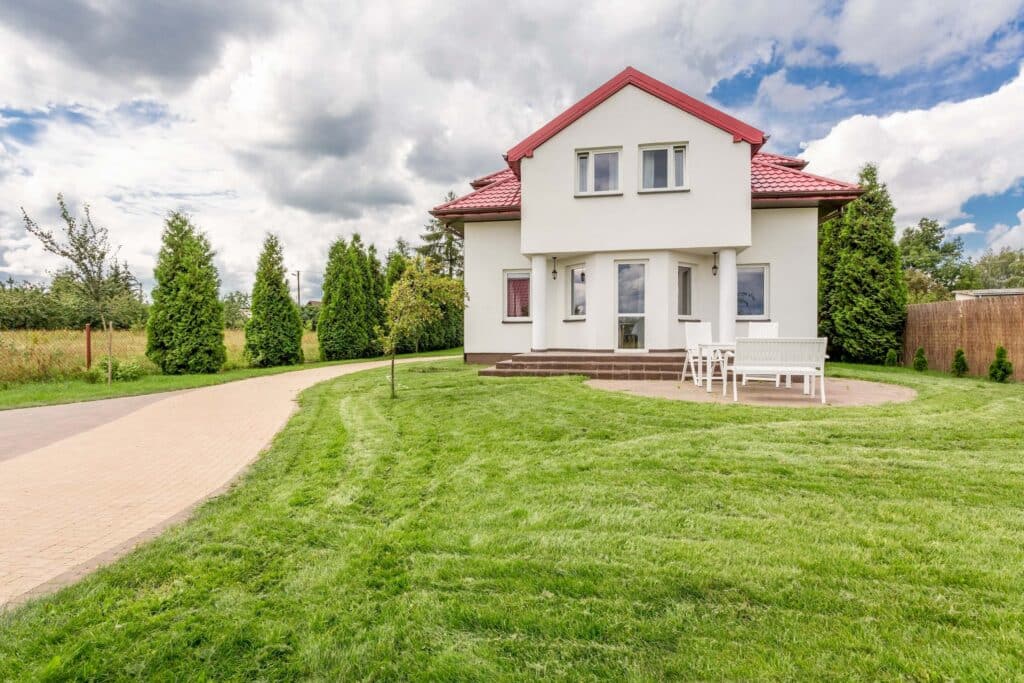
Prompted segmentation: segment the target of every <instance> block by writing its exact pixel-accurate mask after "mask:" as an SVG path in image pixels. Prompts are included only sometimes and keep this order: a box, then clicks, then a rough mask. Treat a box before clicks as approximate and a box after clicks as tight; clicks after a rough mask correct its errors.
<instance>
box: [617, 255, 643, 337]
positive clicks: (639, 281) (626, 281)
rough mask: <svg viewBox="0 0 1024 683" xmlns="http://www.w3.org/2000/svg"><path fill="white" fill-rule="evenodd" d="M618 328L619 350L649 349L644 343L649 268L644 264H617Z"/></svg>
mask: <svg viewBox="0 0 1024 683" xmlns="http://www.w3.org/2000/svg"><path fill="white" fill-rule="evenodd" d="M615 268H616V298H617V299H618V303H617V307H618V308H617V314H616V318H617V319H616V323H617V327H618V334H617V335H616V338H617V348H619V349H639V350H643V349H645V348H647V346H646V342H645V341H644V290H645V280H646V275H647V267H646V266H645V265H644V264H643V263H616V264H615Z"/></svg>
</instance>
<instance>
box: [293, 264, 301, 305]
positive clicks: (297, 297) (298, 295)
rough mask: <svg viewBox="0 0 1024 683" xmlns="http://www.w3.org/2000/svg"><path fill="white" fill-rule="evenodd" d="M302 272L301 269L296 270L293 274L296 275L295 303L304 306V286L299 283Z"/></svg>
mask: <svg viewBox="0 0 1024 683" xmlns="http://www.w3.org/2000/svg"><path fill="white" fill-rule="evenodd" d="M301 274H302V271H301V270H296V271H295V272H294V273H292V275H294V276H295V303H297V304H298V305H299V308H302V286H301V285H300V284H299V276H300V275H301Z"/></svg>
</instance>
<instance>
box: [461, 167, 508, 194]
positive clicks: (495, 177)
mask: <svg viewBox="0 0 1024 683" xmlns="http://www.w3.org/2000/svg"><path fill="white" fill-rule="evenodd" d="M514 176H515V173H513V172H512V169H511V168H503V169H501V170H500V171H495V172H494V173H488V174H487V175H485V176H480V177H479V178H477V179H476V180H471V181H469V184H470V186H471V187H472V188H473V189H474V190H479V189H480V188H481V187H486V186H488V185H490V184H491V183H496V182H498V181H499V180H508V179H509V178H512V177H514Z"/></svg>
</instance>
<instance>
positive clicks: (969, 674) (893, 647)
mask: <svg viewBox="0 0 1024 683" xmlns="http://www.w3.org/2000/svg"><path fill="white" fill-rule="evenodd" d="M399 373H400V374H399V381H400V395H399V398H398V400H395V401H392V400H389V399H388V398H387V387H386V386H384V384H383V383H382V382H381V381H380V378H379V376H378V373H360V374H357V375H352V376H347V377H343V378H340V379H338V380H334V381H331V382H328V383H325V384H321V385H318V386H316V387H314V388H312V389H310V390H307V391H306V392H305V393H304V394H303V396H302V399H301V403H302V410H301V411H300V412H299V413H298V414H297V415H296V416H295V417H294V418H293V419H292V420H291V422H290V423H289V425H288V426H287V428H286V429H285V430H284V431H283V432H282V433H281V434H280V435H279V436H278V438H277V439H276V441H275V442H274V445H273V447H272V448H271V449H270V451H269V452H268V453H266V454H265V455H264V457H263V458H262V459H261V460H259V461H258V462H257V464H256V465H255V466H254V467H253V469H252V470H251V472H250V473H249V474H248V475H247V476H246V477H245V478H244V479H243V480H242V482H241V483H240V484H239V485H238V486H236V487H235V488H233V489H232V491H231V492H230V493H228V494H226V495H224V496H222V497H220V498H218V499H215V500H213V501H211V502H209V503H207V504H206V505H204V506H203V507H202V508H201V509H200V511H199V512H198V513H197V515H196V516H195V517H194V519H193V520H192V521H190V522H189V523H187V524H184V525H182V526H180V527H177V528H175V529H172V530H171V531H169V532H168V533H166V534H165V535H164V536H162V537H161V538H159V539H158V540H156V541H154V542H152V543H150V544H148V545H146V546H144V547H143V548H141V549H140V550H138V551H136V552H134V553H133V554H131V555H130V556H128V557H126V558H125V559H123V560H122V561H120V562H118V563H116V564H115V565H113V566H111V567H109V568H107V569H105V570H102V571H100V572H99V573H97V574H95V575H93V576H91V577H90V578H88V579H86V580H84V581H82V582H81V583H79V584H77V585H75V586H72V587H70V588H68V589H66V590H64V591H62V592H61V593H59V594H57V595H55V596H52V597H49V598H45V599H42V600H39V601H36V602H34V603H31V604H29V605H26V606H24V607H22V608H20V609H18V610H16V611H13V612H10V613H8V614H6V615H4V616H2V617H0V680H8V679H33V680H36V679H52V680H66V679H71V678H78V679H116V678H135V679H142V680H180V679H200V678H202V679H211V680H225V679H237V680H252V679H264V680H266V679H275V680H295V679H307V678H314V679H320V680H353V679H375V680H381V679H397V678H402V679H419V680H439V679H440V680H444V679H448V680H481V681H494V680H521V679H524V678H528V679H529V678H547V679H563V680H580V679H597V678H602V679H603V678H616V679H643V680H650V679H663V678H664V679H731V680H750V679H764V678H772V679H778V678H785V679H793V678H797V679H812V680H814V679H844V680H845V679H871V680H877V679H901V680H945V679H970V680H993V681H994V680H1008V679H1012V678H1020V677H1021V676H1024V505H1022V501H1024V457H1022V456H1024V386H1021V385H1008V386H1007V385H995V384H992V383H988V382H982V381H977V380H967V379H965V380H954V379H952V378H947V377H940V376H936V375H918V374H915V373H913V372H907V371H904V370H896V369H893V370H883V369H855V368H850V367H843V366H836V367H834V368H832V374H833V375H846V376H851V377H859V378H863V379H878V378H887V379H889V380H891V381H896V382H901V383H905V384H907V385H910V386H913V387H914V388H916V389H917V390H918V391H919V398H918V400H916V401H914V402H912V403H908V404H902V405H892V406H881V407H875V408H852V409H829V408H825V409H765V408H748V407H743V406H733V405H714V404H690V403H682V402H670V401H659V400H654V399H643V398H636V397H631V396H626V395H622V394H612V393H605V392H599V391H596V390H591V389H588V388H587V387H585V386H584V385H583V384H582V383H581V381H580V380H579V378H554V379H515V380H509V379H499V378H482V377H478V376H477V375H476V368H473V367H468V368H467V367H465V366H462V365H461V364H459V363H456V362H451V363H435V364H431V365H430V366H404V367H402V368H400V370H399Z"/></svg>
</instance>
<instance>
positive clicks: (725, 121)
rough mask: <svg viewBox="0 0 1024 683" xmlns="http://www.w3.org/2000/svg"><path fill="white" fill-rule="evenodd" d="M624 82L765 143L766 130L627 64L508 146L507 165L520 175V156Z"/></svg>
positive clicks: (755, 145) (739, 137)
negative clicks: (598, 85)
mask: <svg viewBox="0 0 1024 683" xmlns="http://www.w3.org/2000/svg"><path fill="white" fill-rule="evenodd" d="M627 85H632V86H635V87H637V88H639V89H641V90H643V91H644V92H646V93H648V94H650V95H653V96H654V97H657V98H658V99H660V100H662V101H664V102H667V103H668V104H671V105H672V106H674V107H678V108H679V109H682V110H683V111H685V112H686V113H688V114H691V115H693V116H696V117H697V118H699V119H701V120H702V121H706V122H707V123H710V124H711V125H712V126H715V127H717V128H721V129H722V130H724V131H725V132H727V133H732V137H733V141H734V142H740V141H745V142H749V143H750V145H751V148H752V150H751V153H754V152H756V151H757V150H758V149H759V148H760V147H761V145H763V144H764V143H765V140H766V138H765V134H764V133H763V132H762V131H760V130H758V129H757V128H754V127H753V126H751V125H749V124H747V123H744V122H743V121H740V120H739V119H737V118H733V117H732V116H729V115H728V114H726V113H725V112H723V111H720V110H718V109H715V108H714V107H712V106H711V105H708V104H705V103H703V102H701V101H700V100H697V99H694V98H692V97H690V96H689V95H687V94H686V93H684V92H682V91H680V90H676V89H675V88H673V87H672V86H670V85H667V84H665V83H662V82H661V81H659V80H657V79H655V78H651V77H650V76H648V75H647V74H645V73H641V72H640V71H637V70H636V69H634V68H633V67H631V66H629V67H626V68H625V69H623V70H622V71H621V72H620V73H619V74H618V75H616V76H615V77H614V78H612V79H611V80H610V81H608V82H607V83H605V84H604V85H602V86H601V87H599V88H598V89H597V90H595V91H594V92H592V93H590V94H589V95H587V96H586V97H584V98H583V99H582V100H580V101H579V102H577V103H576V104H574V105H572V106H571V107H569V108H568V109H566V110H565V111H563V112H562V113H561V114H559V115H558V116H556V117H555V118H553V119H551V121H549V122H548V123H546V124H545V125H544V126H542V127H541V128H539V129H538V130H537V131H536V132H534V133H533V134H532V135H530V136H529V137H527V138H526V139H525V140H523V141H522V142H520V143H519V144H518V145H516V146H515V147H513V148H512V149H510V150H509V151H508V154H506V155H505V159H506V160H507V161H508V165H509V167H510V168H511V169H512V170H513V171H514V172H515V174H516V175H519V162H520V160H521V159H522V158H523V157H532V156H533V153H534V151H535V150H536V149H537V148H538V147H540V146H541V145H543V144H544V143H545V142H547V141H548V140H550V139H551V138H553V137H554V136H555V135H557V134H558V133H559V132H561V131H562V130H564V129H565V128H567V127H568V126H569V125H570V124H572V123H573V122H574V121H576V120H577V119H579V118H580V117H582V116H583V115H584V114H586V113H587V112H589V111H591V110H592V109H594V108H595V107H597V106H598V105H599V104H601V103H602V102H604V101H605V100H607V99H608V98H609V97H611V96H612V95H614V94H615V93H617V92H618V91H620V90H622V89H623V88H625V87H626V86H627Z"/></svg>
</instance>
